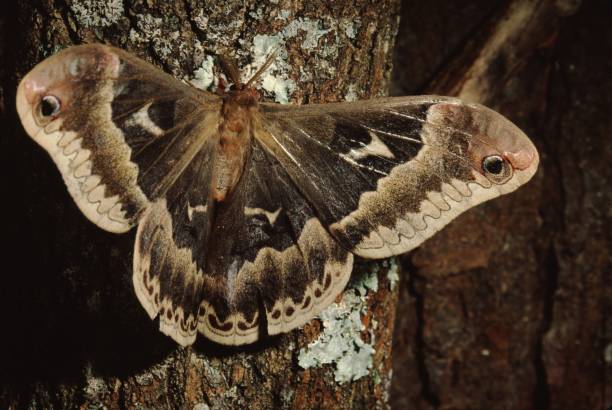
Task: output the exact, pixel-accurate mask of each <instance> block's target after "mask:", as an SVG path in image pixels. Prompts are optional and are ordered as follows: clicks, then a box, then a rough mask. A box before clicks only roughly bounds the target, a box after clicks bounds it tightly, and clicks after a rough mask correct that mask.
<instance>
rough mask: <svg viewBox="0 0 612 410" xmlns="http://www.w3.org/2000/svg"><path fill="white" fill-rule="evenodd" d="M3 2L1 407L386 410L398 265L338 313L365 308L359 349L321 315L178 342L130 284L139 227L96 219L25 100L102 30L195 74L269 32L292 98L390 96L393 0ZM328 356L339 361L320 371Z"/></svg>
mask: <svg viewBox="0 0 612 410" xmlns="http://www.w3.org/2000/svg"><path fill="white" fill-rule="evenodd" d="M8 7H10V10H8V11H9V12H8V13H7V15H5V16H4V17H3V19H2V22H1V23H0V33H1V34H0V36H1V37H2V38H1V39H0V40H2V51H1V53H2V56H3V61H4V62H5V63H4V64H3V67H2V70H3V71H2V75H3V77H2V96H3V102H4V106H5V110H3V111H4V112H3V130H4V132H3V136H2V166H3V171H4V172H3V175H4V177H3V181H4V182H3V184H2V197H3V198H6V199H7V200H6V201H3V202H4V203H3V210H4V215H6V216H7V222H6V223H5V225H4V226H5V238H6V239H8V240H9V241H10V245H8V246H7V247H5V248H4V249H3V251H4V252H5V253H6V254H5V258H4V260H5V261H8V263H7V265H6V271H5V270H4V269H3V272H5V275H4V277H5V279H6V281H5V283H4V284H3V285H2V286H1V287H0V292H1V295H0V311H2V312H6V313H7V314H6V315H5V317H4V320H3V329H4V337H3V338H2V342H0V343H1V345H0V363H1V365H0V385H1V388H0V403H1V404H0V406H1V407H2V408H7V407H8V408H22V407H23V408H26V407H27V408H75V407H79V408H138V407H140V408H166V407H170V408H194V409H205V408H246V407H248V408H273V407H279V408H300V409H302V408H319V407H326V408H374V407H377V408H385V407H387V402H388V394H387V393H388V388H389V386H390V380H391V338H392V331H393V323H394V313H395V303H396V301H397V291H396V290H393V289H394V287H393V286H392V282H393V277H392V276H389V277H390V278H391V280H390V279H388V276H387V272H388V271H389V270H391V273H393V270H394V269H395V267H394V266H393V265H392V264H391V265H390V264H389V263H388V262H385V263H378V264H364V263H362V264H359V266H358V268H357V269H356V271H357V272H356V273H355V274H354V277H355V279H354V280H353V284H352V285H351V286H352V287H351V286H349V289H348V290H347V291H346V292H345V294H344V297H343V298H342V299H341V300H338V307H337V308H336V309H337V310H339V311H341V312H340V314H339V316H338V317H336V318H335V319H334V320H337V321H340V322H342V323H341V324H342V325H344V321H346V322H348V319H347V318H346V317H344V316H342V314H345V313H346V312H347V310H346V309H349V308H350V309H357V311H358V312H359V315H360V318H361V323H362V326H361V327H359V326H357V330H356V331H355V329H354V328H353V329H352V331H353V333H352V334H350V335H349V336H346V337H349V338H352V339H350V341H351V346H350V349H349V350H351V351H350V352H349V353H350V354H353V356H351V355H350V354H349V356H343V357H335V356H331V355H330V354H329V353H326V352H323V353H321V352H319V353H317V351H316V350H315V349H311V348H310V347H309V344H310V343H311V342H313V341H315V340H317V339H318V338H319V337H320V335H321V334H322V335H325V329H324V326H323V324H322V323H321V322H320V321H316V320H315V321H312V322H311V323H310V324H308V325H306V326H305V327H304V328H303V329H302V330H299V331H295V332H292V333H291V334H289V335H286V336H283V337H277V338H274V339H271V340H268V341H264V342H262V343H259V344H257V345H255V346H250V347H246V348H235V349H232V348H225V347H222V346H218V345H214V344H212V343H208V342H205V341H200V342H198V343H196V345H195V346H194V347H190V348H185V349H184V348H179V347H178V346H177V345H176V344H175V343H174V342H172V341H171V340H170V339H168V338H166V337H165V336H163V335H162V334H160V333H159V332H158V330H157V329H156V327H157V324H156V323H154V322H151V321H150V320H149V319H148V318H147V316H146V314H145V312H144V310H143V309H142V308H141V307H140V306H139V304H138V302H137V300H136V298H135V295H134V293H133V290H132V284H131V260H132V247H133V241H134V233H133V232H132V233H131V234H126V235H122V236H116V235H112V234H108V233H105V232H102V231H100V230H98V229H97V228H96V227H94V226H93V225H91V224H89V223H88V222H86V220H85V218H84V217H83V216H82V215H81V214H80V213H79V211H78V210H77V208H76V206H75V205H74V204H73V203H72V201H71V200H70V198H69V196H68V193H67V192H66V189H65V187H64V186H63V182H62V181H61V178H60V176H59V173H58V172H57V170H56V169H55V168H54V166H53V164H52V163H51V161H50V160H49V159H48V158H47V156H46V154H45V153H44V152H42V150H40V149H39V148H38V147H36V146H35V144H34V143H32V142H31V141H30V140H29V139H28V138H26V137H25V135H24V133H23V130H22V129H21V127H20V126H19V123H18V120H17V118H16V115H15V109H14V96H15V89H16V86H17V82H18V79H19V77H20V76H22V75H23V74H25V73H26V72H27V71H28V70H29V69H30V68H31V67H33V65H34V64H35V63H36V62H38V61H40V60H41V59H43V58H44V57H46V56H48V55H50V54H52V53H54V52H56V51H57V50H59V49H60V48H62V47H65V46H68V45H71V44H77V43H82V42H106V43H109V44H112V45H115V46H118V47H122V48H125V49H127V50H129V51H132V52H135V53H137V54H139V55H140V56H141V57H144V58H146V59H148V60H150V61H152V62H153V63H155V64H157V65H159V66H160V67H162V68H163V69H165V70H166V71H169V72H171V73H172V74H174V75H175V76H177V77H179V78H192V77H194V72H196V70H197V69H198V68H202V67H203V65H205V64H206V63H207V61H208V60H207V56H212V55H215V54H221V55H225V56H230V57H233V58H235V59H236V60H237V61H238V64H239V66H241V67H245V66H247V65H248V64H249V63H251V62H252V60H251V59H252V58H254V57H256V56H254V55H253V54H257V53H258V50H259V51H261V50H260V49H258V48H257V47H258V45H257V44H259V43H257V41H264V40H265V41H273V42H274V41H279V42H280V43H281V46H282V48H281V52H280V54H281V60H282V62H281V63H279V68H278V71H277V72H276V73H277V75H278V78H280V79H281V80H279V84H280V87H281V88H280V89H276V91H277V92H276V93H274V95H267V97H276V98H277V99H279V98H280V99H283V92H285V93H286V94H287V97H288V99H289V100H290V101H291V102H293V103H305V102H317V101H335V100H345V99H357V98H368V97H371V96H377V95H383V94H385V93H386V90H387V88H388V84H389V80H390V69H391V61H390V60H391V58H390V57H391V53H392V50H393V44H394V37H395V34H396V31H397V22H398V20H397V16H398V13H399V10H398V8H399V4H398V1H396V0H380V1H377V2H374V3H370V2H367V1H361V0H356V1H352V2H327V1H309V2H301V1H282V0H281V1H278V2H270V3H269V4H265V5H263V4H260V3H259V2H256V1H254V0H250V1H245V2H243V1H229V2H217V1H195V0H185V1H177V2H165V1H161V0H160V1H146V2H143V1H137V0H135V1H131V0H123V1H121V0H113V1H105V0H68V1H52V0H41V1H32V2H28V3H25V2H15V4H13V5H11V6H8ZM283 43H284V46H283ZM195 76H196V77H197V73H196V74H195ZM200 80H201V79H200ZM283 87H284V88H283ZM8 198H10V200H9V199H8ZM376 288H377V289H378V291H377V292H374V290H375V289H376ZM347 295H348V296H347ZM342 309H345V310H344V311H343V310H342ZM342 312H344V313H342ZM353 325H354V324H353ZM365 347H368V349H369V350H368V349H365ZM317 360H319V361H321V360H322V361H330V363H329V364H324V365H322V366H318V367H317V366H314V364H316V362H317ZM343 360H344V361H343ZM369 360H371V364H370V365H369V366H368V361H369ZM347 364H348V366H347ZM347 367H348V368H347ZM364 369H365V373H364ZM351 379H356V380H351ZM337 380H340V381H337Z"/></svg>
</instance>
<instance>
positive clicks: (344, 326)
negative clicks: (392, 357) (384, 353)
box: [298, 265, 378, 383]
mask: <svg viewBox="0 0 612 410" xmlns="http://www.w3.org/2000/svg"><path fill="white" fill-rule="evenodd" d="M377 273H378V266H377V265H373V268H372V269H370V270H369V271H368V272H366V273H365V274H362V275H357V277H356V279H355V280H354V281H353V282H352V284H351V285H350V288H349V289H348V290H346V291H345V292H344V295H343V296H342V300H341V301H340V302H339V303H334V304H332V305H331V306H329V307H328V308H327V309H325V310H324V311H323V312H321V313H320V315H319V318H320V319H321V321H322V323H323V331H322V332H321V334H320V335H319V338H318V339H317V340H315V341H314V342H312V343H311V344H309V345H308V346H307V347H305V348H303V349H301V350H300V353H299V355H298V364H299V365H300V367H302V368H304V369H308V368H311V367H320V366H322V365H326V364H333V365H334V367H335V370H334V379H335V380H336V382H338V383H346V382H349V381H353V380H357V379H360V378H362V377H364V376H367V375H368V372H369V370H370V368H371V367H372V362H373V354H374V347H373V343H374V335H373V333H370V335H371V337H370V339H371V342H370V343H366V342H365V341H364V340H363V339H362V338H361V333H362V332H363V331H364V330H365V327H364V325H363V323H362V321H361V315H362V314H364V313H365V311H366V306H367V305H366V303H365V301H366V298H367V293H368V292H369V291H375V290H376V289H378V276H377Z"/></svg>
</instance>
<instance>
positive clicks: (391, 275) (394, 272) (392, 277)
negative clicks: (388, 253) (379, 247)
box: [383, 258, 400, 290]
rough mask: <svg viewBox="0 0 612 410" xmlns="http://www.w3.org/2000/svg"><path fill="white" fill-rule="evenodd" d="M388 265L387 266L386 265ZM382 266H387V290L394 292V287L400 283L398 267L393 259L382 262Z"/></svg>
mask: <svg viewBox="0 0 612 410" xmlns="http://www.w3.org/2000/svg"><path fill="white" fill-rule="evenodd" d="M387 264H388V265H387ZM383 266H388V268H389V269H388V270H387V279H388V280H389V289H391V290H395V287H396V286H397V284H398V283H399V281H400V276H399V266H398V264H397V260H396V259H395V258H392V259H388V260H385V261H383Z"/></svg>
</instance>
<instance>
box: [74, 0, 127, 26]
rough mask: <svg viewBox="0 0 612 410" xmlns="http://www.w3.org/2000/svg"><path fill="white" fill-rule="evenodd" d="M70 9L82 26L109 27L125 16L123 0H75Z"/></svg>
mask: <svg viewBox="0 0 612 410" xmlns="http://www.w3.org/2000/svg"><path fill="white" fill-rule="evenodd" d="M70 10H72V12H73V13H74V17H75V19H76V20H77V22H78V23H79V25H80V26H82V27H85V28H89V27H108V26H111V25H113V24H115V23H116V22H117V21H119V19H120V18H121V17H122V16H123V0H74V1H72V3H70Z"/></svg>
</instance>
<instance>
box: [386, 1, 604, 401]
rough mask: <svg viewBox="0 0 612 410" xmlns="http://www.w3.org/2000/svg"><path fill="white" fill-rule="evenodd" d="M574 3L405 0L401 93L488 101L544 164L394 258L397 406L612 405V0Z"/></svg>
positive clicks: (399, 51) (400, 37)
mask: <svg viewBox="0 0 612 410" xmlns="http://www.w3.org/2000/svg"><path fill="white" fill-rule="evenodd" d="M578 6H579V2H572V1H525V0H514V1H511V2H501V1H500V2H490V1H478V2H471V3H470V4H469V5H466V4H458V3H456V2H452V3H449V2H445V1H432V2H427V4H424V5H421V6H416V5H414V3H413V2H410V1H406V2H404V5H403V7H404V11H403V15H402V19H403V23H402V25H401V28H400V32H399V34H398V49H397V58H398V62H397V63H396V66H406V65H407V63H406V62H407V61H410V62H413V63H415V64H413V65H411V67H410V69H409V70H406V71H402V72H400V71H398V72H397V73H396V85H395V90H396V92H398V91H399V92H400V93H406V94H412V93H421V92H425V93H429V92H431V93H440V94H451V95H457V96H460V97H462V98H466V99H469V100H473V101H478V102H481V103H484V104H487V105H489V106H492V107H493V108H495V109H497V110H499V111H500V112H502V113H503V114H505V115H506V116H507V117H509V118H510V119H511V120H513V121H514V122H515V123H517V124H518V125H519V126H520V127H521V128H522V129H524V130H525V132H526V133H527V134H528V135H530V136H531V137H532V138H533V139H534V141H535V143H536V145H537V146H538V149H539V150H540V155H541V167H540V171H539V172H538V174H537V175H536V177H535V178H534V180H533V181H532V182H530V183H529V184H527V185H526V186H525V187H523V188H521V189H520V190H519V191H517V192H516V193H513V194H511V195H508V196H507V197H504V198H500V199H499V200H495V201H492V202H490V203H487V204H485V205H483V206H480V207H478V208H476V209H473V210H471V211H470V212H467V213H466V214H464V215H462V216H461V217H459V218H457V220H456V221H454V222H453V223H452V224H451V225H450V226H448V227H447V228H446V229H445V230H444V231H442V232H440V234H438V235H437V236H435V237H434V238H432V239H431V240H430V241H428V242H426V243H425V244H424V245H423V246H422V247H420V248H419V249H418V250H416V251H415V252H412V253H411V254H410V255H408V256H407V257H406V258H405V259H404V261H403V262H404V266H405V268H406V269H405V270H406V271H407V273H408V274H409V277H410V279H409V280H408V281H403V282H402V289H401V291H400V301H399V303H398V313H397V317H398V322H397V323H396V334H395V340H394V380H393V387H392V398H393V399H392V405H393V406H394V407H395V408H418V409H431V408H444V409H490V408H495V409H603V408H609V406H610V405H611V404H612V399H611V397H612V393H611V391H612V385H611V384H610V383H611V382H610V381H611V380H612V379H611V378H610V363H611V362H612V359H611V357H612V354H611V353H610V352H611V351H612V349H611V348H610V334H611V330H612V328H611V320H610V314H609V313H610V311H611V310H610V301H611V300H612V298H611V296H612V287H611V282H610V271H611V268H612V257H611V254H610V249H612V235H611V233H610V226H611V222H612V220H611V219H612V214H610V209H611V207H610V204H611V203H612V191H611V190H610V188H609V186H607V185H606V184H607V182H605V181H610V180H611V176H612V174H611V168H610V160H611V159H612V151H611V150H610V144H609V140H610V133H611V131H612V121H611V120H610V115H609V110H610V107H611V103H612V100H611V98H610V96H611V95H612V80H611V78H610V73H611V72H612V57H611V55H610V53H609V52H607V51H603V50H610V49H611V48H612V30H611V29H610V26H609V23H608V18H607V17H609V16H610V13H611V12H612V8H611V7H610V3H609V2H605V1H591V2H585V4H584V5H583V7H582V8H581V9H580V10H579V11H578V12H577V13H576V14H575V15H573V16H570V15H571V14H572V13H574V12H575V11H576V9H577V7H578ZM402 61H404V63H402ZM408 73H409V74H408ZM413 74H414V75H413ZM604 359H605V360H604Z"/></svg>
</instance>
